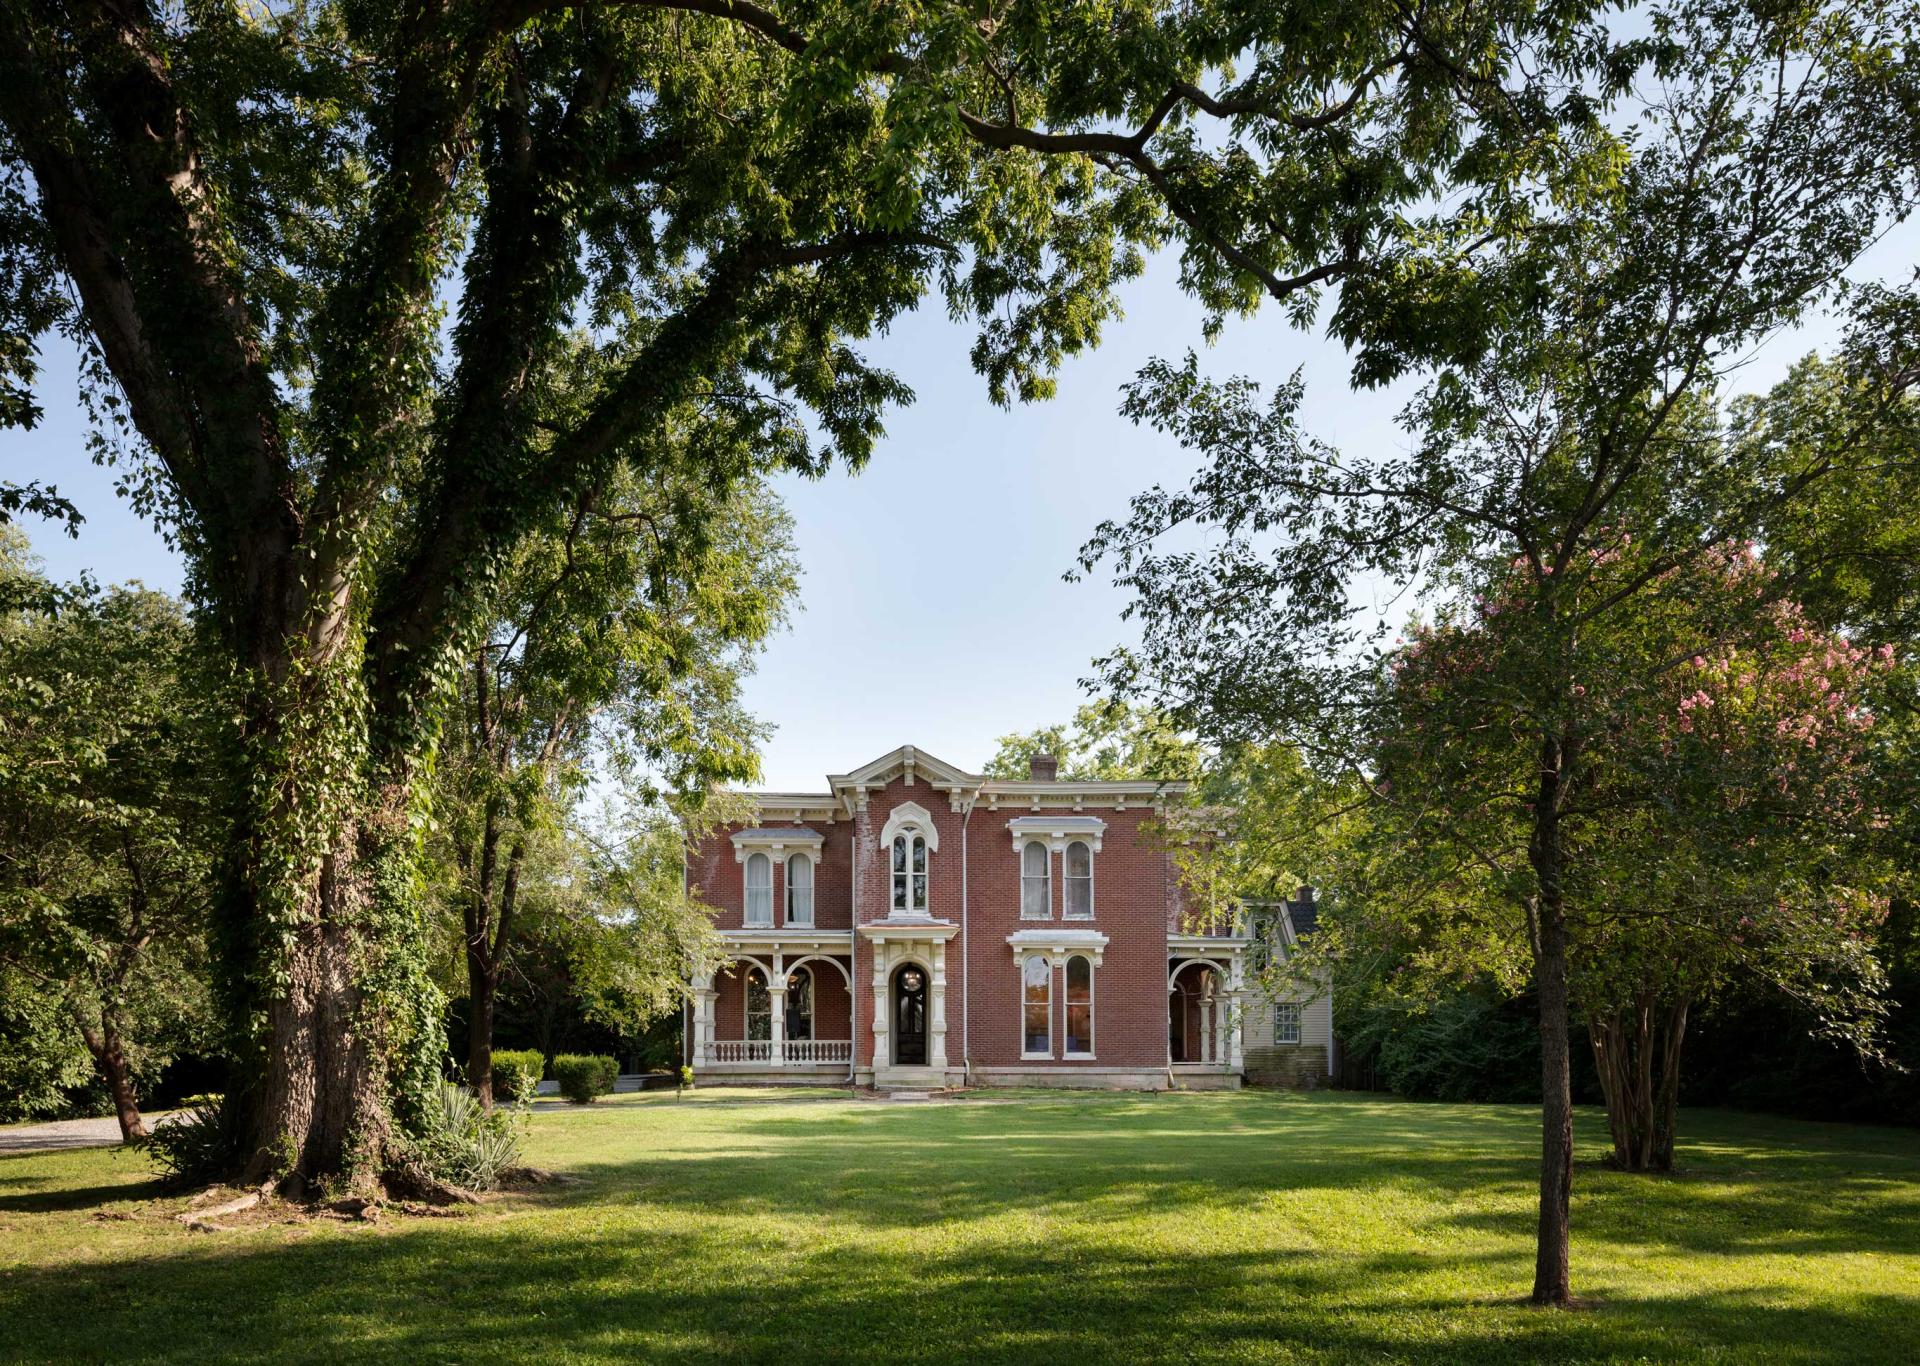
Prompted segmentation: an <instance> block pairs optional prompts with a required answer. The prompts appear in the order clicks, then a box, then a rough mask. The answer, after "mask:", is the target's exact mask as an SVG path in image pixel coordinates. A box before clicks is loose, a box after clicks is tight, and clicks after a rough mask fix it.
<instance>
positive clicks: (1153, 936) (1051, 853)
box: [687, 747, 1237, 1085]
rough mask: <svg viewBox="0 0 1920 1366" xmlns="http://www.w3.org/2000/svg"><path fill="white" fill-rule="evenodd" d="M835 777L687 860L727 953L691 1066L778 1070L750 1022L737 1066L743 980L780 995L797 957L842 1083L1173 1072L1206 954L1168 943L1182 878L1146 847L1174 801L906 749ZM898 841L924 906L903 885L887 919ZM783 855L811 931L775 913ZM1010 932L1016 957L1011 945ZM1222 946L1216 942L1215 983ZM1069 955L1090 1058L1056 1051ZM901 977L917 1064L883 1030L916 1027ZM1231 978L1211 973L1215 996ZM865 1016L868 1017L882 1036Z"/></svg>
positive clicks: (705, 1001)
mask: <svg viewBox="0 0 1920 1366" xmlns="http://www.w3.org/2000/svg"><path fill="white" fill-rule="evenodd" d="M829 782H830V784H831V786H832V790H831V791H830V792H826V793H821V794H817V795H816V794H772V793H768V794H759V797H758V803H759V804H758V813H757V815H756V817H755V818H754V820H753V821H752V822H751V823H750V824H741V825H734V826H728V827H725V828H722V829H719V830H716V831H714V832H712V833H711V834H710V835H708V836H707V837H706V839H705V840H704V841H702V842H701V843H700V844H699V846H698V847H697V848H696V849H694V850H693V852H692V854H691V856H690V858H689V860H688V868H687V876H688V884H689V888H690V890H691V891H692V892H693V893H694V894H695V895H696V896H697V897H699V898H700V899H701V900H702V901H704V902H705V903H706V904H707V905H709V906H711V907H713V908H714V910H715V913H716V916H715V924H716V927H717V928H718V929H719V930H720V931H721V933H722V936H723V938H724V939H726V940H727V942H728V944H729V947H730V950H731V951H732V953H733V954H734V958H735V962H734V965H733V966H732V967H731V968H730V969H728V970H726V971H724V972H722V973H720V974H718V975H716V976H715V977H714V978H713V979H712V980H711V983H710V994H708V995H706V996H700V995H699V993H696V995H697V996H698V997H699V1000H700V1004H699V1006H698V1008H697V1009H696V1011H694V1012H690V1019H689V1023H690V1029H689V1035H690V1038H689V1056H690V1057H692V1058H694V1060H695V1061H696V1063H697V1064H701V1063H704V1064H706V1065H707V1066H709V1067H713V1066H716V1065H717V1066H721V1067H729V1066H730V1067H736V1068H742V1069H748V1070H751V1069H752V1068H754V1067H756V1066H759V1065H760V1064H761V1063H762V1062H765V1063H766V1064H767V1065H768V1066H769V1067H771V1066H774V1065H776V1064H777V1062H778V1060H779V1055H778V1054H775V1055H773V1057H772V1058H768V1057H767V1056H766V1055H767V1054H768V1053H769V1051H770V1050H769V1047H768V1043H767V1042H766V1040H767V1025H766V1023H765V1022H764V1019H763V1021H762V1022H761V1024H760V1027H759V1030H760V1032H759V1038H760V1040H762V1042H761V1043H760V1044H759V1045H758V1050H759V1051H758V1052H754V1053H752V1054H751V1055H750V1056H749V1054H748V1053H747V1052H746V1051H744V1050H743V1049H742V1048H741V1047H740V1044H742V1043H743V1042H746V1041H749V1029H748V1021H747V1011H746V999H747V998H746V988H745V979H746V975H747V974H748V973H752V972H760V973H763V974H764V975H765V980H767V981H769V982H775V983H777V982H779V981H780V980H781V977H780V974H783V973H784V974H790V973H791V972H792V971H793V968H794V965H795V964H796V963H801V962H804V963H805V964H806V966H807V967H808V968H809V969H810V970H811V972H812V974H813V1012H812V1017H811V1036H812V1039H813V1040H841V1041H845V1040H849V1039H850V1040H851V1042H852V1062H851V1064H848V1063H847V1062H846V1061H845V1056H844V1045H843V1046H842V1051H841V1052H840V1053H836V1054H835V1055H834V1056H835V1058H836V1059H838V1060H840V1067H841V1071H842V1073H843V1074H845V1073H846V1072H847V1071H848V1070H849V1067H850V1068H851V1070H852V1071H853V1073H854V1074H856V1075H857V1076H858V1077H859V1079H861V1080H869V1079H872V1080H878V1081H881V1082H882V1083H883V1084H885V1082H886V1078H887V1077H888V1076H889V1075H891V1074H893V1073H896V1072H899V1073H901V1074H902V1075H904V1074H905V1072H907V1071H912V1072H914V1073H915V1075H916V1076H917V1075H919V1070H924V1071H925V1072H927V1073H929V1074H934V1073H939V1074H943V1076H944V1079H945V1080H946V1081H948V1082H951V1081H956V1080H959V1079H961V1078H962V1077H964V1078H966V1079H968V1080H973V1081H979V1080H989V1081H993V1080H1021V1079H1045V1080H1047V1081H1048V1082H1049V1083H1050V1084H1058V1085H1076V1084H1091V1085H1154V1084H1161V1082H1162V1081H1163V1080H1164V1079H1165V1078H1166V1077H1168V1076H1169V1075H1170V1071H1171V1069H1170V1063H1172V1062H1174V1061H1177V1060H1176V1059H1174V1058H1172V1057H1171V1056H1170V1052H1169V1001H1168V994H1169V993H1168V974H1169V970H1170V963H1178V962H1179V961H1181V960H1182V959H1183V958H1184V957H1187V956H1191V955H1192V954H1194V953H1196V952H1205V953H1209V954H1212V952H1213V950H1211V949H1210V948H1202V949H1196V948H1195V947H1194V946H1193V945H1192V944H1191V942H1188V943H1187V944H1186V945H1184V946H1182V945H1180V944H1178V943H1176V942H1175V941H1176V940H1178V939H1179V938H1180V935H1179V931H1180V929H1181V928H1182V927H1181V926H1180V924H1179V915H1180V894H1179V889H1178V887H1177V885H1176V884H1177V882H1178V878H1177V876H1176V873H1175V868H1174V863H1173V859H1172V858H1171V856H1170V855H1169V853H1168V852H1167V850H1166V849H1165V848H1164V845H1163V842H1162V840H1161V839H1160V837H1159V831H1160V827H1161V820H1162V817H1163V815H1164V809H1165V803H1166V802H1167V801H1168V799H1169V798H1170V797H1171V796H1172V795H1173V793H1174V789H1172V788H1170V787H1169V786H1167V785H1163V784H1154V783H1075V782H1066V781H1059V782H1056V781H1048V780H1044V779H1035V780H1028V781H1022V782H1014V783H1007V782H995V781H990V780H987V779H984V778H982V777H980V776H977V775H971V774H966V773H962V772H959V771H957V770H954V769H952V768H951V767H950V766H948V765H945V764H943V763H941V762H940V761H938V760H935V759H933V758H931V756H927V755H925V754H922V753H920V752H918V751H915V750H914V749H912V748H911V747H905V748H903V749H901V750H897V751H895V752H894V753H893V754H891V755H888V756H884V757H883V758H882V759H880V760H876V761H875V762H874V763H872V764H869V765H867V766H866V767H865V768H863V769H860V770H857V771H856V772H855V773H853V774H849V775H841V776H838V777H835V778H831V779H829ZM895 834H898V835H899V836H900V837H901V839H902V840H903V841H912V840H914V839H921V840H924V841H925V845H926V855H925V858H926V863H925V868H926V891H925V902H924V905H918V904H914V903H915V901H916V900H917V897H916V896H915V895H914V893H913V891H912V890H911V885H910V884H909V889H908V891H907V897H906V899H907V902H908V904H907V905H905V906H898V907H897V906H896V905H895V904H894V898H895V885H894V878H893V874H892V867H891V859H892V857H893V845H892V841H891V837H892V836H893V835H895ZM1030 843H1037V844H1039V845H1041V846H1042V847H1043V848H1044V849H1045V850H1046V859H1047V867H1048V880H1047V890H1048V894H1049V901H1050V905H1049V914H1048V915H1047V916H1046V917H1045V918H1044V919H1042V918H1040V917H1038V916H1033V917H1026V916H1023V915H1022V913H1021V912H1022V859H1023V851H1024V849H1025V848H1026V847H1027V845H1028V844H1030ZM1076 843H1079V844H1082V845H1084V846H1086V848H1087V851H1088V852H1089V853H1090V854H1091V865H1092V881H1091V896H1090V900H1091V914H1090V915H1080V916H1069V914H1068V892H1067V883H1068V878H1067V866H1066V860H1067V857H1068V851H1069V849H1070V848H1071V847H1072V846H1073V845H1074V844H1076ZM903 848H911V844H910V843H907V844H904V845H903ZM795 857H799V858H805V859H809V860H811V862H812V866H813V914H812V919H811V922H810V923H799V924H796V923H792V917H790V916H789V914H788V909H789V907H788V889H787V880H788V876H787V868H788V860H790V859H793V858H795ZM1033 857H1037V855H1035V856H1033ZM758 859H764V862H763V863H758V864H756V860H758ZM909 861H911V860H910V859H909ZM756 866H758V867H764V868H766V869H767V871H768V873H769V874H770V878H769V882H770V892H771V896H770V900H771V914H770V916H766V917H765V919H763V920H762V922H761V923H758V924H749V923H748V916H747V902H748V877H749V869H750V868H753V867H756ZM909 872H910V873H911V869H910V870H909ZM766 919H770V920H771V923H770V924H768V923H765V920H766ZM1013 936H1018V942H1017V943H1010V942H1009V940H1010V937H1013ZM1231 942H1232V941H1229V940H1227V939H1225V938H1223V939H1221V940H1220V941H1219V945H1220V950H1221V953H1220V954H1219V956H1218V961H1219V962H1220V963H1221V964H1222V966H1223V968H1224V966H1225V965H1226V963H1227V962H1228V950H1229V946H1230V943H1231ZM1232 952H1233V953H1237V949H1234V950H1232ZM1076 956H1078V957H1084V958H1086V959H1087V961H1088V963H1089V964H1090V965H1091V979H1092V981H1091V994H1092V1005H1091V1017H1092V1049H1091V1053H1090V1055H1077V1054H1069V1053H1068V1052H1067V1049H1066V1043H1067V1037H1066V1036H1067V1008H1068V1000H1067V995H1068V992H1067V986H1068V984H1067V980H1066V972H1067V963H1068V961H1069V960H1070V959H1071V958H1073V957H1076ZM1035 958H1042V959H1044V960H1045V961H1046V963H1047V967H1048V973H1049V976H1050V979H1051V990H1050V992H1049V993H1048V994H1049V998H1050V999H1049V1010H1048V1021H1049V1028H1048V1030H1047V1039H1046V1044H1047V1046H1046V1048H1045V1049H1044V1050H1039V1049H1035V1050H1026V1049H1024V1048H1023V1025H1024V1022H1025V1014H1024V1006H1025V1003H1024V1001H1023V991H1022V971H1023V966H1024V965H1025V964H1026V963H1027V961H1028V960H1030V959H1035ZM1234 961H1235V962H1237V958H1236V959H1235V960H1234ZM876 964H878V967H876ZM906 967H911V968H913V969H915V970H917V971H918V972H920V973H921V974H923V975H924V976H925V977H927V978H928V979H929V980H930V983H931V991H930V994H929V997H928V1006H927V1011H926V1017H925V1018H926V1023H927V1031H926V1032H927V1040H926V1044H925V1049H924V1051H925V1053H926V1057H925V1058H924V1060H918V1061H916V1057H917V1053H918V1052H919V1051H920V1050H919V1045H917V1044H916V1042H915V1037H914V1030H913V1028H912V1027H911V1026H909V1028H908V1029H907V1030H906V1031H905V1032H902V1031H901V1030H899V1029H898V1028H897V1026H898V1025H899V1024H900V1023H901V1021H902V1019H905V1020H907V1021H911V1020H913V1019H915V1018H916V1017H915V1016H914V1015H913V1013H912V1008H911V1006H903V1005H902V1003H901V999H900V995H899V986H898V982H899V974H900V972H901V971H902V969H903V968H906ZM849 979H850V985H851V991H849V989H848V988H849ZM1226 980H1227V974H1226V973H1225V972H1224V971H1223V972H1222V973H1221V974H1220V976H1219V978H1218V981H1219V982H1220V983H1221V985H1222V988H1223V989H1224V986H1225V983H1226ZM903 1009H904V1010H906V1011H907V1014H906V1015H905V1016H904V1017H902V1016H900V1015H899V1014H898V1012H900V1011H902V1010H903ZM876 1010H877V1011H879V1012H881V1014H882V1020H881V1026H882V1027H881V1029H879V1030H877V1031H876V1029H875V1018H874V1017H875V1014H876ZM1223 1018H1224V1017H1223ZM789 1019H791V1020H793V1021H795V1022H796V1024H795V1028H796V1029H800V1030H804V1029H805V1028H806V1026H805V1025H804V1024H800V1023H798V1022H799V1020H800V1017H798V1016H796V1015H792V1014H791V1013H789V1014H786V1015H783V1017H782V1028H781V1030H780V1031H779V1032H780V1033H781V1035H782V1036H783V1038H785V1039H786V1040H787V1041H786V1042H785V1043H782V1042H781V1041H780V1040H775V1041H774V1043H775V1045H776V1046H778V1047H780V1048H782V1049H784V1050H785V1051H786V1052H787V1053H789V1054H792V1053H798V1052H800V1050H796V1049H794V1048H793V1047H792V1043H791V1036H792V1034H793V1032H794V1031H793V1030H789V1029H787V1028H786V1023H787V1021H788V1020H789ZM1227 1054H1228V1050H1227V1049H1226V1048H1225V1047H1224V1046H1222V1048H1221V1049H1220V1050H1219V1055H1218V1057H1217V1060H1216V1061H1217V1062H1218V1064H1219V1069H1220V1070H1222V1071H1225V1070H1227V1065H1228V1063H1229V1062H1230V1061H1231V1060H1230V1059H1229V1057H1228V1055H1227ZM801 1056H803V1057H805V1058H807V1059H809V1060H811V1059H812V1058H813V1056H814V1054H812V1053H802V1054H801ZM824 1065H825V1064H823V1066H824ZM903 1069H904V1070H903ZM916 1069H918V1070H916ZM928 1084H939V1083H938V1082H937V1081H932V1080H930V1081H928Z"/></svg>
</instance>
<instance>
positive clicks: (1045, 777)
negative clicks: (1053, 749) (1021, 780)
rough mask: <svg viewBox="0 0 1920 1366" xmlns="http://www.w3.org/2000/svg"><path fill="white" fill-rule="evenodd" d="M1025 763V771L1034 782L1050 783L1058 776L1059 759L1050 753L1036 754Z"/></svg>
mask: <svg viewBox="0 0 1920 1366" xmlns="http://www.w3.org/2000/svg"><path fill="white" fill-rule="evenodd" d="M1027 763H1028V768H1027V772H1028V774H1029V776H1031V777H1032V779H1033V780H1034V781H1035V782H1036V783H1051V782H1055V781H1057V780H1058V779H1059V777H1060V760H1059V759H1058V758H1056V757H1055V756H1053V755H1051V754H1036V755H1034V756H1033V758H1031V759H1030V760H1028V761H1027Z"/></svg>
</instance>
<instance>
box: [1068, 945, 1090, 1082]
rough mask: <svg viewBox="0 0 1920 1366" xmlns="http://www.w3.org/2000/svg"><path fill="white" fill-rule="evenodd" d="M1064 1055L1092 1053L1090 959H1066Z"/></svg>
mask: <svg viewBox="0 0 1920 1366" xmlns="http://www.w3.org/2000/svg"><path fill="white" fill-rule="evenodd" d="M1067 1056H1068V1057H1069V1058H1090V1057H1092V1056H1093V960H1092V959H1090V958H1084V957H1082V956H1081V955H1079V954H1075V955H1074V956H1073V957H1071V958H1069V959H1068V960H1067Z"/></svg>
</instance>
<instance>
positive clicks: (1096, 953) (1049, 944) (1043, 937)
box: [1007, 927, 1107, 967]
mask: <svg viewBox="0 0 1920 1366" xmlns="http://www.w3.org/2000/svg"><path fill="white" fill-rule="evenodd" d="M1007 946H1008V947H1009V948H1011V949H1012V950H1013V956H1014V959H1015V960H1016V961H1018V960H1019V958H1020V956H1021V955H1022V954H1027V953H1044V954H1047V955H1049V956H1053V957H1058V956H1062V955H1065V954H1070V953H1077V954H1082V955H1084V956H1085V957H1087V958H1090V959H1092V960H1093V965H1094V966H1095V967H1099V966H1100V959H1101V956H1102V955H1103V954H1104V953H1105V951H1106V947H1107V936H1106V935H1104V934H1102V933H1100V931H1098V930H1070V929H1066V928H1064V927H1056V928H1053V929H1047V928H1040V929H1032V930H1015V931H1014V932H1013V933H1012V934H1010V935H1008V936H1007Z"/></svg>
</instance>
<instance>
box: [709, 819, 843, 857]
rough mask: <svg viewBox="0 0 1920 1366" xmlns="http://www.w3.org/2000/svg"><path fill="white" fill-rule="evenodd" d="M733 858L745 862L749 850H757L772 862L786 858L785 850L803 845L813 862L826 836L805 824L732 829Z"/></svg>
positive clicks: (802, 847) (753, 852)
mask: <svg viewBox="0 0 1920 1366" xmlns="http://www.w3.org/2000/svg"><path fill="white" fill-rule="evenodd" d="M732 838H733V861H734V862H735V863H745V862H746V861H747V858H748V856H749V855H751V854H755V853H761V854H765V855H767V857H768V858H769V859H770V860H771V861H773V862H775V863H780V862H784V861H785V860H786V857H787V855H788V854H791V853H792V852H793V851H794V850H796V849H804V850H806V851H807V852H808V853H810V854H812V855H813V857H814V860H815V861H816V862H818V861H819V858H820V846H821V845H822V844H824V843H826V836H825V835H822V834H821V833H820V832H819V831H817V830H809V829H807V828H806V827H805V826H800V825H790V826H761V827H758V828H756V829H753V830H736V831H735V832H734V833H733V837H732Z"/></svg>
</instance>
